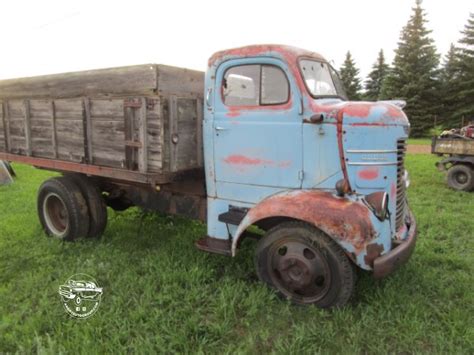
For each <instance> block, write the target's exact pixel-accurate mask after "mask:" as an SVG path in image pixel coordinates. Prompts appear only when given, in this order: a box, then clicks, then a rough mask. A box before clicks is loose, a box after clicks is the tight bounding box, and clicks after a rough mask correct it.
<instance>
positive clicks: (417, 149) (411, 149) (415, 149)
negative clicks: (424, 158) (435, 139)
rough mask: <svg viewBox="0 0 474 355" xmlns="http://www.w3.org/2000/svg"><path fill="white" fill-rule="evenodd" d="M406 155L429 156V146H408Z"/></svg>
mask: <svg viewBox="0 0 474 355" xmlns="http://www.w3.org/2000/svg"><path fill="white" fill-rule="evenodd" d="M407 152H408V154H431V146H430V145H418V144H409V145H408V149H407Z"/></svg>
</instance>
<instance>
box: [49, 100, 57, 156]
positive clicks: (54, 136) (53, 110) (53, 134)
mask: <svg viewBox="0 0 474 355" xmlns="http://www.w3.org/2000/svg"><path fill="white" fill-rule="evenodd" d="M50 103H51V124H52V125H53V131H52V132H51V140H52V142H53V152H54V157H55V158H57V157H58V137H57V128H56V104H55V103H54V100H51V101H50Z"/></svg>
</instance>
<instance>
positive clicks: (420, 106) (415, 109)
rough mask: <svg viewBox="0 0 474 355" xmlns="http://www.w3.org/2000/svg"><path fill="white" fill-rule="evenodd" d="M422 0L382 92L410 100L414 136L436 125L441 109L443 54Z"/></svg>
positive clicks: (389, 95) (408, 101) (408, 25)
mask: <svg viewBox="0 0 474 355" xmlns="http://www.w3.org/2000/svg"><path fill="white" fill-rule="evenodd" d="M426 22H427V21H426V19H425V12H424V10H423V9H422V8H421V0H416V6H415V7H414V8H413V13H412V15H411V17H410V19H409V21H408V23H407V25H406V26H405V27H404V28H403V30H402V32H401V35H400V41H399V42H398V48H397V49H396V50H395V58H394V61H393V69H392V70H391V73H390V75H388V76H387V78H386V80H385V81H384V85H383V88H382V96H384V97H386V98H390V99H396V98H401V99H404V100H406V102H407V106H406V107H405V112H406V113H407V115H408V118H409V119H410V122H411V133H412V135H413V136H415V137H416V136H422V135H423V134H426V133H427V132H428V129H429V128H431V127H432V126H433V119H434V115H435V114H436V113H437V112H438V111H439V109H440V103H439V81H438V78H437V77H438V74H439V73H438V69H437V67H438V64H439V56H438V54H437V53H436V48H435V46H434V44H433V39H431V38H430V37H429V34H430V33H431V31H429V30H427V29H426V27H425V24H426Z"/></svg>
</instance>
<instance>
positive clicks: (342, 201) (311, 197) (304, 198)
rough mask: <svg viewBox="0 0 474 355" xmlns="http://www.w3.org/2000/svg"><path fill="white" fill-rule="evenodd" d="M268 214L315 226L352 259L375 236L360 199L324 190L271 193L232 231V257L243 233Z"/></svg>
mask: <svg viewBox="0 0 474 355" xmlns="http://www.w3.org/2000/svg"><path fill="white" fill-rule="evenodd" d="M269 217H287V218H293V219H297V220H301V221H305V222H307V223H309V224H311V225H314V226H315V227H317V228H319V229H320V230H322V231H323V232H324V233H326V234H327V235H329V236H330V237H331V238H333V239H334V240H335V241H336V242H338V243H339V244H340V245H341V246H342V247H343V248H344V249H345V250H346V252H348V253H349V255H350V257H351V258H352V259H353V260H354V261H355V259H356V258H357V255H358V254H360V253H361V252H362V251H365V250H366V247H367V245H368V244H370V242H371V241H373V240H374V239H375V238H376V236H377V233H376V231H375V229H374V226H373V223H372V221H371V212H370V210H369V209H368V208H367V207H366V206H365V205H364V204H363V203H362V202H360V201H355V200H354V201H353V200H351V199H349V198H345V197H337V196H334V195H333V194H331V193H329V192H326V191H317V190H297V191H290V192H284V193H280V194H277V195H273V196H270V197H268V198H266V199H264V200H263V201H261V202H260V203H258V204H257V205H256V206H254V207H253V208H252V209H250V210H249V211H248V213H247V215H246V216H245V218H244V219H243V220H242V222H241V223H240V224H239V226H238V228H237V230H236V232H235V234H234V238H233V240H232V255H233V256H235V254H236V250H237V245H238V242H239V239H240V237H241V236H242V233H243V232H244V231H245V230H246V229H247V228H248V227H249V226H250V225H252V224H254V223H256V222H258V221H261V220H263V219H265V218H269ZM348 244H349V245H350V246H352V247H348ZM354 254H355V255H354Z"/></svg>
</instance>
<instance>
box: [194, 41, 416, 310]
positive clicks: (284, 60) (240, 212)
mask: <svg viewBox="0 0 474 355" xmlns="http://www.w3.org/2000/svg"><path fill="white" fill-rule="evenodd" d="M204 95H205V99H204V121H203V136H204V137H203V142H204V162H205V176H206V189H207V231H208V235H207V237H205V238H203V239H201V240H199V241H198V242H197V247H198V248H200V249H202V250H206V251H210V252H217V253H221V254H227V255H232V256H235V254H236V253H237V249H238V246H239V244H240V242H241V241H242V239H243V238H245V237H246V236H247V235H250V236H251V235H252V232H251V231H252V228H250V227H251V226H257V227H258V228H260V229H261V230H263V231H265V234H264V236H263V237H260V240H259V242H258V246H257V251H256V267H257V273H258V275H259V277H260V279H261V280H262V281H264V282H266V283H268V284H269V285H270V286H271V287H274V288H275V289H276V290H277V291H278V292H279V293H280V294H281V295H283V296H284V297H286V298H289V299H291V300H292V301H294V302H296V303H302V304H308V303H311V304H316V305H318V306H320V307H330V306H338V305H343V304H345V303H346V302H347V301H348V299H349V298H350V296H351V294H352V292H353V287H354V280H355V276H354V270H353V269H354V265H356V266H358V267H360V268H362V269H364V270H368V271H371V272H373V274H374V276H375V277H376V278H381V277H383V276H386V275H388V274H389V273H391V272H392V271H393V270H394V269H395V268H397V267H398V266H399V265H401V264H403V263H405V262H406V261H407V260H408V258H409V257H410V255H411V253H412V251H413V249H414V246H415V242H416V223H415V219H414V218H413V215H412V213H411V212H410V210H409V208H408V205H407V199H406V188H407V187H408V184H409V180H408V174H407V172H406V170H405V168H404V156H405V150H406V140H407V138H408V133H409V127H410V125H409V122H408V119H407V117H406V115H405V114H404V113H403V111H402V106H403V103H400V102H350V101H347V99H346V96H345V93H344V89H343V87H342V85H341V83H340V80H339V78H338V75H337V73H336V71H335V70H334V69H333V68H332V67H331V65H330V64H329V63H328V62H327V61H326V60H325V59H324V58H323V57H322V56H321V55H319V54H317V53H314V52H309V51H305V50H301V49H298V48H293V47H288V46H279V45H257V46H248V47H242V48H236V49H231V50H225V51H221V52H218V53H216V54H214V55H213V56H212V57H211V58H210V59H209V64H208V71H207V73H206V77H205V93H204ZM249 229H250V230H249Z"/></svg>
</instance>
